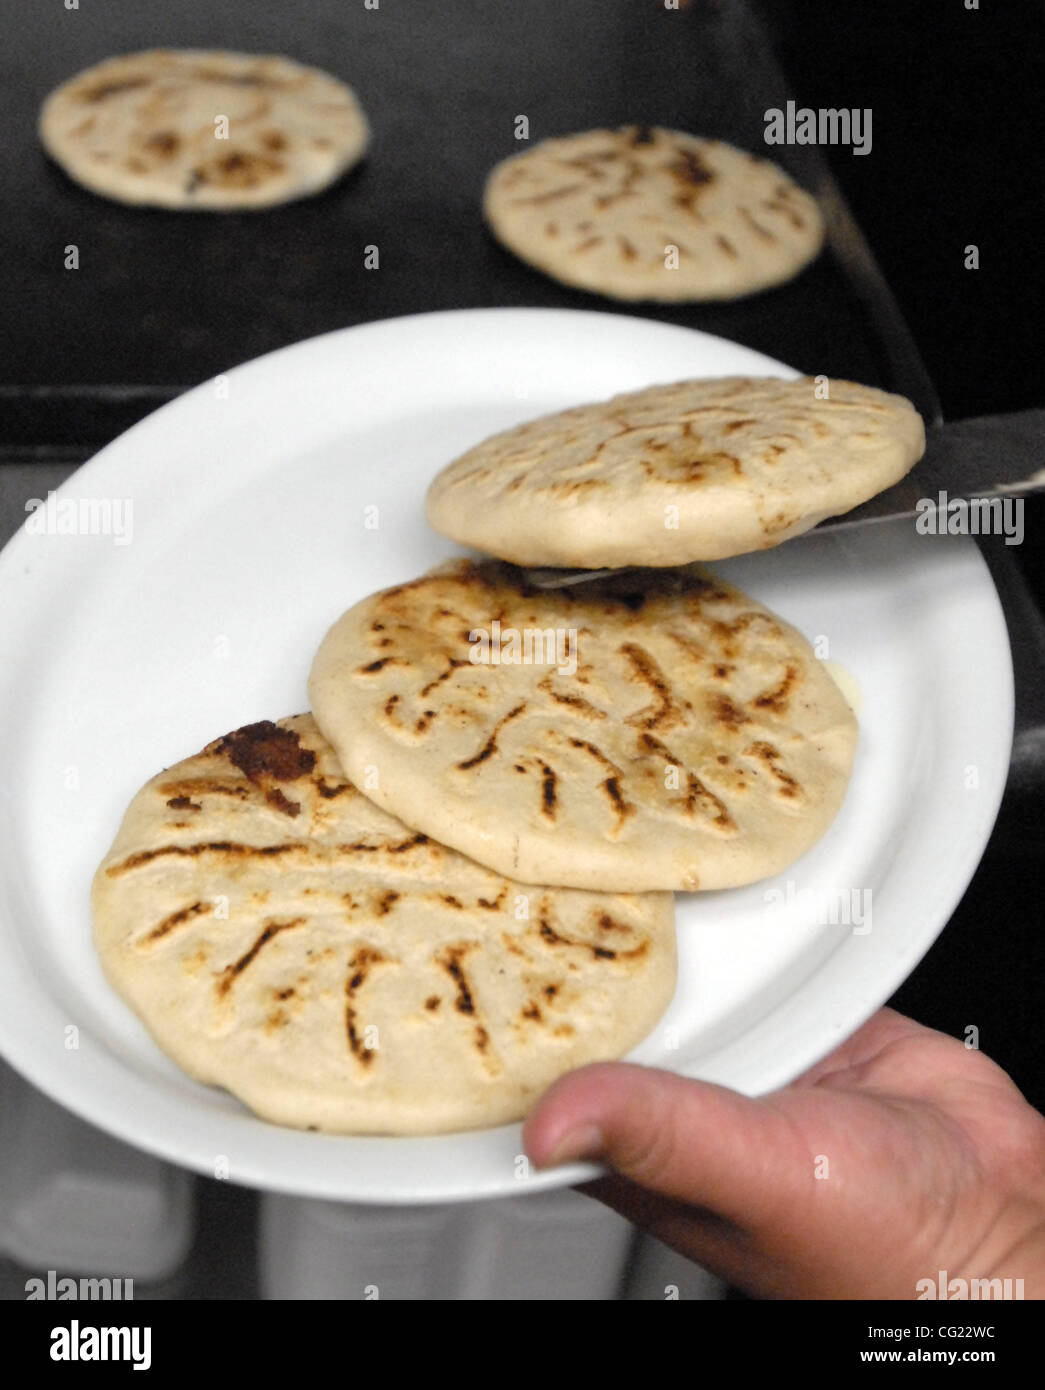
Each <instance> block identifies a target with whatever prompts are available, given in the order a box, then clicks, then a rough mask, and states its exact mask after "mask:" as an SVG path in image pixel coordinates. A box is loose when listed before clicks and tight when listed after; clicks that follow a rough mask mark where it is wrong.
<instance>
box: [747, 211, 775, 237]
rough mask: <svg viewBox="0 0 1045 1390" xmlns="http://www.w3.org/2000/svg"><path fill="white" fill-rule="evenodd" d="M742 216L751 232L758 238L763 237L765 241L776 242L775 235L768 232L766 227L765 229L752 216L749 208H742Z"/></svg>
mask: <svg viewBox="0 0 1045 1390" xmlns="http://www.w3.org/2000/svg"><path fill="white" fill-rule="evenodd" d="M740 215H741V217H742V218H743V219H744V221H745V222H746V223H747V224H748V226H749V227H750V228H751V230H752V231H753V232H754V233H755V235H756V236H759V237H761V238H762V240H763V241H776V237H775V236H774V235H773V233H772V232H770V231H768V230H767V229H766V228H765V227H763V226H762V224H761V222H756V221H755V219H754V218H753V217H752V216H751V214H750V212H748V210H747V208H741V209H740Z"/></svg>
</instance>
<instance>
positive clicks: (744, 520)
mask: <svg viewBox="0 0 1045 1390" xmlns="http://www.w3.org/2000/svg"><path fill="white" fill-rule="evenodd" d="M923 447H924V433H923V429H922V422H921V420H920V418H919V416H918V415H917V413H916V412H915V411H914V409H913V407H912V406H911V405H910V404H909V402H907V401H905V400H903V399H902V398H901V397H897V396H891V395H887V394H885V393H884V392H881V391H877V390H874V389H871V388H868V387H863V386H857V385H853V384H851V383H848V382H840V381H832V382H829V383H828V384H827V390H826V393H825V391H824V390H823V388H822V384H821V387H820V388H818V387H817V385H816V384H815V383H814V382H813V381H811V380H809V379H803V380H792V381H784V380H776V379H742V378H730V379H725V380H717V381H712V380H701V381H691V382H680V383H677V384H673V385H669V386H655V387H651V388H649V389H647V390H644V391H639V392H635V393H632V394H630V395H626V396H618V397H616V398H615V399H613V400H611V401H608V402H605V403H601V404H598V405H588V406H581V407H578V408H576V409H572V410H567V411H564V412H562V413H560V414H557V415H553V416H549V417H546V418H543V419H539V420H535V421H533V422H531V423H528V424H525V425H522V426H519V427H518V428H516V429H512V430H509V431H507V432H506V433H503V434H500V435H497V436H495V437H494V438H492V439H488V440H486V441H485V442H483V443H481V444H479V445H478V446H477V447H476V448H475V449H473V450H471V451H470V452H469V453H467V454H465V455H464V456H463V457H462V458H460V459H458V460H457V461H456V462H454V463H452V464H451V465H450V466H449V467H448V468H446V469H445V470H444V471H443V472H442V473H441V474H440V475H439V476H438V477H437V478H436V479H435V481H434V483H433V484H432V487H431V490H430V493H429V498H428V516H429V519H430V520H431V522H432V524H433V525H434V526H435V527H436V528H437V529H438V530H440V531H442V532H443V533H445V534H446V535H449V536H451V537H453V538H454V539H455V540H458V541H461V542H464V543H466V544H469V545H473V546H476V547H480V548H482V549H484V550H486V551H487V552H490V553H491V554H492V555H493V556H495V557H496V558H495V559H492V560H476V561H471V560H461V561H458V562H455V563H453V564H450V565H449V566H444V567H442V568H441V569H439V570H437V571H434V572H433V573H431V574H428V575H425V576H422V577H421V578H418V579H415V580H413V581H411V582H407V583H403V584H399V585H397V586H396V587H394V588H392V589H388V590H386V591H384V592H383V593H379V594H375V595H372V596H371V597H369V598H367V599H364V600H363V602H361V603H358V604H356V605H355V606H354V607H353V608H351V609H350V610H349V611H348V612H347V613H345V614H344V615H343V617H341V618H340V619H339V621H338V622H337V623H336V624H335V625H334V627H333V628H332V629H331V631H330V632H329V633H328V634H327V636H326V638H325V639H324V641H323V643H322V645H321V647H320V649H319V652H318V653H317V655H316V658H315V663H314V665H313V669H312V675H311V681H310V695H311V700H312V705H313V710H314V715H300V716H296V717H294V718H289V719H281V720H279V721H278V722H275V723H269V722H263V723H260V724H254V725H251V726H249V727H247V728H244V729H240V730H238V731H236V732H235V733H232V734H229V735H227V736H225V737H224V738H221V739H219V740H217V741H216V742H215V743H212V744H210V745H209V746H208V747H207V748H206V749H204V751H203V752H202V753H201V754H199V755H198V756H196V757H193V758H190V759H188V760H187V761H185V762H183V763H180V764H178V765H177V766H176V767H173V768H170V769H169V770H168V771H166V772H164V773H162V774H160V775H159V776H158V777H155V778H153V780H152V781H151V782H149V783H148V785H147V786H146V787H145V788H144V789H143V790H142V791H141V792H140V793H139V794H138V796H137V797H136V798H135V799H134V801H133V802H132V804H131V807H130V809H129V810H128V812H127V815H126V817H125V819H124V822H123V825H122V826H121V828H120V831H119V834H118V836H117V839H116V842H115V844H114V846H113V848H112V850H111V852H110V853H109V855H108V856H107V858H106V859H105V861H104V863H103V864H102V865H101V867H100V869H99V871H98V874H97V877H96V880H95V888H94V911H95V935H96V941H97V946H98V949H99V952H100V954H101V958H102V961H103V963H104V965H105V969H106V971H107V973H108V976H109V978H110V980H111V981H112V982H113V984H114V985H115V987H116V988H117V989H118V990H119V991H120V993H121V994H122V995H123V996H124V998H125V999H127V1000H128V1002H129V1003H130V1004H131V1005H132V1006H133V1007H134V1008H135V1010H136V1011H137V1012H138V1014H139V1015H140V1016H141V1018H142V1019H143V1020H144V1021H145V1023H146V1024H147V1026H148V1027H149V1029H150V1031H151V1032H152V1034H153V1036H154V1037H155V1039H156V1040H157V1042H158V1043H159V1045H160V1046H161V1047H162V1048H163V1049H164V1050H165V1051H167V1052H168V1053H169V1054H170V1055H171V1056H172V1057H173V1058H174V1059H175V1060H176V1061H177V1062H178V1063H180V1065H181V1066H182V1067H184V1068H185V1069H186V1070H187V1071H188V1072H189V1073H190V1074H191V1075H193V1076H194V1077H197V1078H199V1079H200V1080H203V1081H207V1082H212V1083H215V1084H218V1085H222V1086H224V1087H226V1088H227V1089H228V1090H230V1091H232V1092H233V1093H234V1094H235V1095H237V1096H238V1097H240V1098H241V1099H242V1100H243V1101H245V1102H246V1103H247V1104H248V1105H249V1106H251V1107H252V1108H253V1109H254V1110H255V1111H256V1112H257V1113H258V1114H260V1115H262V1116H264V1117H265V1118H267V1119H270V1120H274V1121H277V1122H279V1123H282V1124H288V1125H295V1126H299V1127H311V1128H316V1129H322V1130H326V1131H331V1132H341V1133H347V1132H370V1133H374V1132H381V1133H398V1134H408V1133H414V1134H417V1133H435V1132H439V1131H446V1130H452V1129H468V1128H476V1127H481V1126H486V1125H492V1124H498V1123H504V1122H507V1121H511V1120H516V1119H518V1118H520V1117H522V1116H523V1115H524V1114H525V1113H526V1112H527V1110H528V1109H529V1108H530V1106H531V1105H532V1104H533V1102H534V1101H535V1100H536V1098H537V1097H538V1095H539V1094H540V1092H541V1091H542V1090H543V1089H544V1088H545V1087H546V1086H547V1085H548V1084H549V1083H550V1082H551V1081H552V1080H553V1079H554V1078H555V1077H556V1076H558V1075H561V1074H562V1073H563V1072H565V1071H567V1070H569V1069H571V1068H573V1067H576V1066H578V1065H580V1064H582V1063H584V1062H587V1061H592V1060H599V1059H607V1058H613V1057H619V1056H621V1055H623V1054H624V1053H626V1052H628V1051H629V1050H630V1049H631V1048H632V1047H633V1046H634V1045H635V1044H636V1043H638V1042H639V1041H640V1040H641V1039H642V1038H643V1037H644V1036H645V1035H646V1034H647V1033H648V1032H649V1031H650V1029H651V1028H652V1027H653V1026H654V1024H655V1023H656V1021H657V1019H658V1018H659V1017H660V1016H661V1014H662V1013H663V1011H664V1009H665V1008H666V1006H667V1004H668V1002H669V1001H670V999H671V996H672V994H673V991H674V987H675V937H674V910H673V903H674V899H673V897H672V892H673V891H675V890H678V891H693V890H705V889H723V888H730V887H736V886H739V885H742V884H748V883H751V882H753V881H756V880H758V879H760V878H764V877H766V876H768V875H771V874H775V873H777V872H779V871H780V870H782V869H784V868H785V867H787V866H788V865H789V864H791V863H793V862H794V861H795V860H796V859H797V858H799V856H801V855H802V854H803V853H805V851H806V850H808V849H809V848H810V847H811V846H812V845H813V844H814V843H815V842H816V841H817V840H818V839H819V837H820V836H821V835H822V834H823V833H824V831H825V830H826V829H827V827H828V826H829V825H830V823H831V821H832V819H833V818H834V816H835V814H836V813H837V811H838V809H839V807H840V805H841V804H842V800H843V798H844V796H845V792H846V786H847V783H848V779H849V776H850V770H851V767H852V761H853V755H854V750H855V745H856V738H857V725H856V720H855V717H854V715H853V712H852V710H851V709H850V708H849V706H848V704H847V703H846V701H845V699H844V698H843V696H842V694H841V693H840V691H839V689H838V687H837V686H836V685H835V683H834V682H833V680H832V679H831V677H830V676H829V675H828V674H827V672H826V671H825V669H824V667H823V666H822V664H821V663H820V662H819V661H818V660H817V658H816V656H815V655H814V653H813V650H812V648H811V647H810V646H809V644H808V643H807V642H806V640H805V638H804V637H803V636H802V635H801V634H800V633H799V632H797V631H796V630H795V629H794V628H793V627H790V626H789V625H788V624H787V623H785V622H783V621H782V620H781V619H780V618H778V617H776V616H775V615H774V614H773V613H771V612H770V611H769V610H768V609H766V608H764V607H763V606H762V605H761V604H760V603H757V602H755V601H754V600H753V599H750V598H748V597H746V596H745V595H744V594H742V593H740V592H738V591H737V590H736V589H734V588H732V587H730V586H729V585H728V584H725V583H722V582H720V581H719V580H717V579H715V578H714V577H712V576H711V575H709V574H708V573H706V572H705V571H703V570H701V569H699V568H698V567H697V566H696V563H695V562H697V561H703V560H708V559H714V558H719V557H724V556H727V555H734V554H739V553H742V552H745V551H751V550H757V549H764V548H767V547H770V546H775V545H778V544H780V543H781V542H782V541H785V540H786V539H788V538H789V537H792V536H796V535H798V534H800V533H801V532H803V531H805V530H808V529H809V528H810V527H812V526H813V525H815V524H816V523H817V522H818V521H819V520H821V519H822V518H824V517H825V516H828V515H832V514H835V513H839V512H843V511H846V510H848V509H850V508H851V507H854V506H856V505H857V504H858V503H859V502H861V501H863V500H864V499H866V498H868V497H870V496H872V495H873V494H874V493H876V492H878V491H880V490H882V489H884V488H885V487H888V486H889V485H890V484H892V483H893V482H895V481H896V480H897V479H899V478H900V477H901V476H902V475H903V474H904V473H906V472H907V471H908V469H909V468H910V467H911V466H912V465H913V464H914V463H915V462H916V460H917V459H918V458H919V457H920V455H921V452H922V449H923ZM547 565H551V566H578V567H582V568H587V569H591V568H595V567H609V570H610V572H609V573H607V574H605V575H603V576H602V577H598V578H587V580H586V582H583V583H570V584H567V585H565V586H564V587H560V588H547V587H539V586H538V581H537V580H536V578H535V576H534V575H532V574H531V573H530V572H529V571H528V570H526V569H523V568H519V567H520V566H547ZM509 652H511V653H512V655H509V654H508V653H509Z"/></svg>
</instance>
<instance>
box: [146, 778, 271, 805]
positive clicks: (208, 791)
mask: <svg viewBox="0 0 1045 1390" xmlns="http://www.w3.org/2000/svg"><path fill="white" fill-rule="evenodd" d="M159 790H160V793H161V794H162V795H163V796H169V797H173V798H174V800H175V801H178V802H181V801H188V800H189V799H190V798H192V797H194V796H234V797H235V798H236V800H237V801H245V800H246V799H247V797H248V796H250V787H249V786H248V785H247V784H246V783H245V782H229V781H221V780H220V779H219V778H217V777H183V778H181V779H180V780H179V781H177V782H161V783H160V787H159ZM167 805H168V806H171V805H173V801H168V802H167ZM175 809H176V810H186V809H188V808H187V807H182V806H178V807H175Z"/></svg>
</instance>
